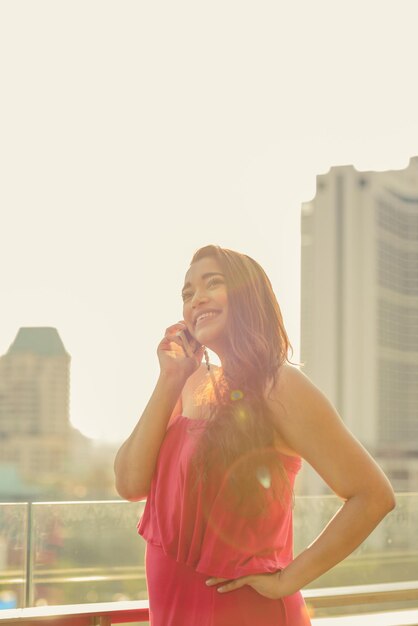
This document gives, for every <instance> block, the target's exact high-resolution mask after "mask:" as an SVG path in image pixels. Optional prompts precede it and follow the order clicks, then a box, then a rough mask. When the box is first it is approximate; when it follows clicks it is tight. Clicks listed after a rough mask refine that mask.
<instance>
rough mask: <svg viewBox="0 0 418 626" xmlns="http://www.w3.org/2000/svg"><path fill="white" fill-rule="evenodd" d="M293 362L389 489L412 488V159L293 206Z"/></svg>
mask: <svg viewBox="0 0 418 626" xmlns="http://www.w3.org/2000/svg"><path fill="white" fill-rule="evenodd" d="M301 228H302V277H301V289H302V293H301V303H302V304H301V306H302V311H301V361H302V362H303V363H304V364H305V365H304V368H303V369H304V371H305V372H306V373H307V375H308V376H309V377H310V378H311V379H312V380H313V382H315V383H316V384H317V386H318V387H319V388H320V389H322V390H323V391H324V393H325V394H326V395H327V396H328V397H329V398H330V400H331V401H332V402H333V403H334V405H335V406H336V408H337V410H338V411H339V413H340V414H341V416H342V418H343V419H344V421H345V422H346V424H347V425H348V427H349V428H350V430H351V431H352V432H353V433H354V434H355V435H356V436H357V437H358V438H359V439H360V441H361V442H362V443H363V444H364V445H365V446H366V447H367V448H368V449H369V450H370V452H371V453H372V454H373V455H375V456H376V457H377V458H378V461H379V462H380V464H381V465H382V466H383V467H384V469H385V471H387V473H388V474H389V476H390V477H391V479H392V482H393V484H394V486H395V488H396V489H398V490H400V491H401V490H411V489H416V488H417V486H418V157H413V158H412V159H411V160H410V163H409V165H408V167H407V168H406V169H404V170H397V171H387V172H358V171H357V170H356V169H355V168H354V167H352V166H344V167H333V168H331V170H330V171H329V172H328V173H327V174H324V175H320V176H318V177H317V188H316V195H315V198H314V199H313V200H312V201H311V202H307V203H304V204H303V205H302V223H301Z"/></svg>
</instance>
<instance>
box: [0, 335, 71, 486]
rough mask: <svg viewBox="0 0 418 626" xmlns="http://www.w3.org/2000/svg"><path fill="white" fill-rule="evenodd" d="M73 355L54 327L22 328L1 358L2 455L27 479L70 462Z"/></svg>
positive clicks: (61, 468) (40, 476)
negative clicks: (70, 376) (70, 388)
mask: <svg viewBox="0 0 418 626" xmlns="http://www.w3.org/2000/svg"><path fill="white" fill-rule="evenodd" d="M69 374H70V355H69V354H68V353H67V351H66V350H65V348H64V345H63V343H62V341H61V338H60V336H59V334H58V332H57V330H56V329H55V328H21V329H20V330H19V332H18V334H17V336H16V339H15V340H14V342H13V343H12V345H11V346H10V348H9V350H8V352H7V353H6V354H5V355H4V356H2V357H1V358H0V458H1V459H2V462H3V463H9V464H11V465H14V466H15V467H17V468H18V470H19V472H20V474H21V475H22V476H23V477H25V478H26V479H29V480H30V479H32V480H34V481H35V482H38V483H39V482H42V481H43V480H46V481H47V480H50V479H51V478H52V477H53V476H54V475H56V474H57V473H58V474H59V473H61V472H64V471H65V469H66V467H67V463H68V452H69V448H68V446H69V435H70V433H71V427H70V422H69Z"/></svg>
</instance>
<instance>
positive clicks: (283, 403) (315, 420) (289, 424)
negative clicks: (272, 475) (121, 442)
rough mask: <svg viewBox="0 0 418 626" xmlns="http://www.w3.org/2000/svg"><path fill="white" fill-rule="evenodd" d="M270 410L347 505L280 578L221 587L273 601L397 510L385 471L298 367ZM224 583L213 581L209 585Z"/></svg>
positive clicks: (291, 445) (284, 375) (282, 382)
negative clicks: (250, 591)
mask: <svg viewBox="0 0 418 626" xmlns="http://www.w3.org/2000/svg"><path fill="white" fill-rule="evenodd" d="M270 398H271V408H272V409H273V410H274V413H275V415H276V417H277V427H278V429H279V431H280V433H281V435H282V437H283V440H284V442H285V443H286V445H287V446H288V449H289V451H293V452H294V453H295V454H298V455H300V456H301V457H303V458H304V459H306V460H307V461H308V462H309V463H310V464H311V465H312V467H313V468H314V469H315V470H316V471H317V472H318V473H319V474H320V476H322V478H323V479H324V480H325V482H326V483H327V484H328V485H329V486H330V487H331V489H332V490H333V491H334V492H335V493H336V494H337V495H338V496H339V497H340V498H342V500H344V504H343V505H342V507H341V508H340V510H339V511H338V512H337V513H336V515H335V516H334V517H333V518H332V520H331V521H330V522H329V523H328V524H327V526H326V528H325V529H324V530H323V531H322V532H321V534H320V535H319V536H318V537H317V538H316V539H315V541H314V542H313V543H312V544H311V545H310V546H309V547H308V548H306V549H305V550H304V551H303V552H301V554H299V555H298V556H297V557H296V558H295V559H294V561H292V562H291V563H290V564H289V565H288V566H287V567H286V568H285V569H283V570H282V571H280V572H277V573H276V574H259V575H252V576H244V577H242V578H238V579H236V580H234V581H230V582H227V584H225V585H223V586H222V587H220V588H218V590H219V591H233V590H234V589H238V588H239V587H242V586H243V585H250V586H252V587H253V588H254V589H255V590H256V591H258V592H259V593H260V594H262V595H265V596H266V597H269V598H280V597H283V596H287V595H290V594H292V593H294V592H296V591H298V590H300V589H301V588H302V587H304V586H305V585H307V584H308V583H310V582H311V581H312V580H314V579H315V578H318V576H320V575H321V574H323V573H324V572H326V571H327V570H329V569H330V568H331V567H333V566H334V565H336V564H337V563H339V562H340V561H342V560H343V559H344V558H345V557H346V556H348V555H349V554H350V553H351V552H352V551H353V550H355V548H357V546H359V545H360V544H361V543H362V542H363V541H364V539H366V537H367V536H368V535H369V534H370V533H371V532H372V530H373V529H374V528H375V527H376V526H377V524H378V523H379V522H380V521H381V520H382V519H383V517H384V516H385V515H386V514H387V513H389V511H391V510H392V509H393V508H394V506H395V497H394V493H393V490H392V487H391V485H390V483H389V481H388V479H387V478H386V476H385V475H384V474H383V472H382V470H381V469H380V468H379V466H378V465H377V464H376V463H375V461H374V460H373V459H372V458H371V456H370V455H369V454H368V452H367V451H366V450H365V449H364V448H363V446H362V445H361V444H360V443H359V442H358V441H357V440H356V439H355V438H354V437H353V435H352V434H351V433H350V432H349V431H348V430H347V428H346V427H345V426H344V423H343V422H342V420H341V418H340V416H339V415H338V413H337V411H336V410H335V408H334V407H333V406H332V404H331V403H330V402H329V400H328V399H327V398H326V397H325V396H324V394H323V393H322V392H321V391H320V390H319V389H318V388H317V387H316V386H315V385H314V384H313V383H312V382H311V381H310V380H309V379H308V378H307V377H306V376H305V375H304V374H302V372H300V371H299V370H298V369H297V368H295V367H292V366H290V365H287V364H286V365H284V366H283V369H282V371H281V375H280V378H279V382H278V384H277V387H276V389H275V390H274V391H273V393H272V394H271V397H270ZM220 582H224V580H223V579H219V578H218V579H216V578H214V579H210V580H209V581H208V583H207V584H209V585H213V584H218V583H220Z"/></svg>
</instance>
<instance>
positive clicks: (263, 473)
mask: <svg viewBox="0 0 418 626" xmlns="http://www.w3.org/2000/svg"><path fill="white" fill-rule="evenodd" d="M256 475H257V480H258V482H259V483H260V485H262V486H263V487H264V489H269V488H270V487H271V474H270V471H269V469H268V467H266V466H265V465H261V466H260V467H257V472H256Z"/></svg>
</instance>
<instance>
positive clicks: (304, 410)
mask: <svg viewBox="0 0 418 626" xmlns="http://www.w3.org/2000/svg"><path fill="white" fill-rule="evenodd" d="M269 404H270V407H271V408H272V410H273V412H274V416H275V419H276V424H277V427H278V430H279V432H280V433H281V435H282V437H283V439H284V440H285V441H286V443H287V444H288V445H289V446H290V447H291V449H292V450H294V451H295V453H297V454H301V455H302V456H304V457H305V458H306V457H309V456H310V452H311V449H312V444H314V442H315V441H317V440H318V438H320V439H322V435H323V438H324V439H328V435H329V433H330V432H331V433H332V432H333V433H334V434H336V432H337V431H338V432H339V433H340V434H341V433H342V432H343V431H345V432H346V434H348V431H347V429H346V428H345V426H344V423H343V421H342V419H341V417H340V415H339V414H338V412H337V410H336V408H335V407H334V406H333V404H332V402H331V401H330V400H329V399H328V398H327V397H326V395H325V394H324V393H323V392H322V391H321V390H320V389H319V388H318V387H317V386H316V385H315V384H314V383H313V382H312V381H311V380H310V378H309V377H308V376H306V374H304V373H303V372H302V371H301V370H300V369H299V368H298V367H296V366H294V365H291V364H289V363H284V364H283V365H282V366H281V369H280V372H279V377H278V380H277V383H276V385H275V387H274V389H272V391H271V393H270V397H269Z"/></svg>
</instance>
